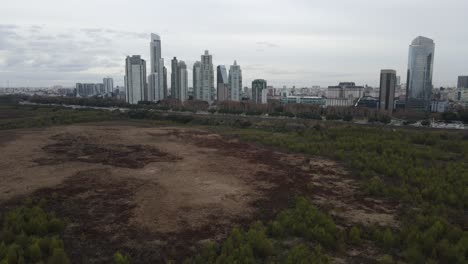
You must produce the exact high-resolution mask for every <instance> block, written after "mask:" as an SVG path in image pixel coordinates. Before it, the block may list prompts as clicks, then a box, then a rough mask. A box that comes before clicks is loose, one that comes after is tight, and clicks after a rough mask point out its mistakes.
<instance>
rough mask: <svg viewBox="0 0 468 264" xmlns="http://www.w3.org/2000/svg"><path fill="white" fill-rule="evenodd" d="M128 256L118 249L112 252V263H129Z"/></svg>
mask: <svg viewBox="0 0 468 264" xmlns="http://www.w3.org/2000/svg"><path fill="white" fill-rule="evenodd" d="M130 263H131V261H130V256H128V255H124V254H122V253H120V252H119V251H117V252H115V254H114V264H130Z"/></svg>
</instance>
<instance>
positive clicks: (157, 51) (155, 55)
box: [150, 33, 161, 72]
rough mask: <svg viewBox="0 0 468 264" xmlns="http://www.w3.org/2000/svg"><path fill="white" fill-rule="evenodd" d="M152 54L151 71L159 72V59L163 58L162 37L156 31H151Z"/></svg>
mask: <svg viewBox="0 0 468 264" xmlns="http://www.w3.org/2000/svg"><path fill="white" fill-rule="evenodd" d="M150 56H151V59H150V60H151V68H150V69H151V72H158V70H159V60H160V59H161V38H160V37H159V35H157V34H154V33H151V42H150Z"/></svg>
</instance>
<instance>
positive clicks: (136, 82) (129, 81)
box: [125, 55, 148, 104]
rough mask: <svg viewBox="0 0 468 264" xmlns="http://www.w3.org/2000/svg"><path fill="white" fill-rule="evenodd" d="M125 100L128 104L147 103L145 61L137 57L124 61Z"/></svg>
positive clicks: (128, 57)
mask: <svg viewBox="0 0 468 264" xmlns="http://www.w3.org/2000/svg"><path fill="white" fill-rule="evenodd" d="M125 98H126V101H127V103H129V104H137V103H138V102H139V101H147V98H148V93H147V83H146V61H145V60H143V59H142V58H141V57H140V56H139V55H133V56H131V57H130V56H127V59H126V60H125Z"/></svg>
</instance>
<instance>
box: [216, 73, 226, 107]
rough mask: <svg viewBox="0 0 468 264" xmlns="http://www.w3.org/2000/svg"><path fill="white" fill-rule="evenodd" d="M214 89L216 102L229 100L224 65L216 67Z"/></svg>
mask: <svg viewBox="0 0 468 264" xmlns="http://www.w3.org/2000/svg"><path fill="white" fill-rule="evenodd" d="M216 89H217V95H218V96H217V97H218V98H217V100H218V101H227V100H229V80H228V76H227V71H226V67H225V66H224V65H218V67H216Z"/></svg>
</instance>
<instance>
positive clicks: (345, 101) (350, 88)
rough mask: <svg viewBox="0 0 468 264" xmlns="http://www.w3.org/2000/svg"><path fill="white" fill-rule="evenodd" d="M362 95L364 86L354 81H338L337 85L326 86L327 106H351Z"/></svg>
mask: <svg viewBox="0 0 468 264" xmlns="http://www.w3.org/2000/svg"><path fill="white" fill-rule="evenodd" d="M363 96H364V87H363V86H356V84H355V83H354V82H340V83H339V84H338V85H337V86H328V89H327V106H352V105H355V104H356V102H357V101H358V100H359V98H361V97H363Z"/></svg>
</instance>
